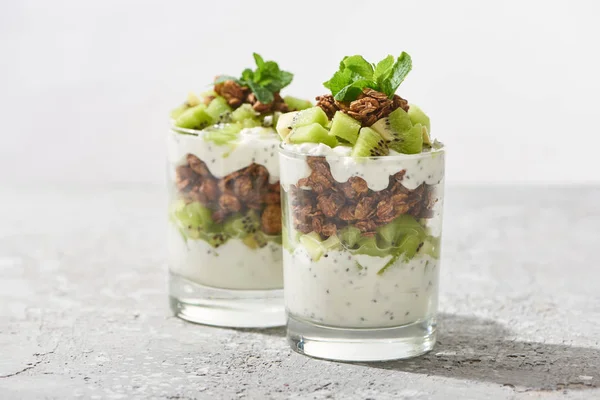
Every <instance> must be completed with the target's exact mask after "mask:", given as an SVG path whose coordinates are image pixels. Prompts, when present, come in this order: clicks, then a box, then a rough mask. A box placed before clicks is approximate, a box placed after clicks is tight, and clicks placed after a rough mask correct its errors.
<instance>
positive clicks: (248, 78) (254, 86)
mask: <svg viewBox="0 0 600 400" xmlns="http://www.w3.org/2000/svg"><path fill="white" fill-rule="evenodd" d="M252 55H253V56H254V62H255V63H256V69H255V70H251V69H250V68H246V69H245V70H244V71H243V72H242V76H241V77H240V78H235V77H233V76H229V75H219V76H217V77H216V78H215V81H214V83H215V84H218V83H222V82H225V81H234V82H236V83H238V84H239V85H241V86H247V87H249V88H250V90H251V91H252V93H254V95H255V96H256V99H257V100H258V101H260V102H261V103H263V104H269V103H271V102H272V101H273V100H274V96H273V94H274V93H276V92H279V91H280V90H281V89H283V88H284V87H286V86H288V85H289V84H290V83H291V82H292V79H293V78H294V74H292V73H291V72H287V71H283V70H281V69H279V65H277V63H276V62H275V61H265V60H264V59H263V58H262V57H261V56H260V55H259V54H257V53H253V54H252Z"/></svg>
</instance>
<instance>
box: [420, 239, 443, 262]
mask: <svg viewBox="0 0 600 400" xmlns="http://www.w3.org/2000/svg"><path fill="white" fill-rule="evenodd" d="M441 247H442V246H441V241H440V238H439V237H434V236H427V238H426V239H425V241H424V242H423V246H421V248H420V249H419V253H420V254H427V255H428V256H430V257H433V258H436V259H439V258H440V253H441Z"/></svg>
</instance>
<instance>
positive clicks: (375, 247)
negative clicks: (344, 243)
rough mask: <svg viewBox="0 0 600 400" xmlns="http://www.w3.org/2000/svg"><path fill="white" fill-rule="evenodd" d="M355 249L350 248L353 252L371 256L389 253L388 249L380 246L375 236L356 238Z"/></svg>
mask: <svg viewBox="0 0 600 400" xmlns="http://www.w3.org/2000/svg"><path fill="white" fill-rule="evenodd" d="M357 246H358V247H357V248H356V250H352V253H354V254H365V255H367V256H373V257H385V256H389V255H390V249H389V248H385V247H380V245H379V244H378V243H377V238H375V236H370V237H361V238H360V239H359V240H358V243H357Z"/></svg>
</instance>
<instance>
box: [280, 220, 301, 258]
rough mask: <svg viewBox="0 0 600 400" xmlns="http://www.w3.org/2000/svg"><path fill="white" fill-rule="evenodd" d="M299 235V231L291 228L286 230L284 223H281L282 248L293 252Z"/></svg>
mask: <svg viewBox="0 0 600 400" xmlns="http://www.w3.org/2000/svg"><path fill="white" fill-rule="evenodd" d="M300 235H301V234H300V232H298V231H296V230H295V229H293V228H292V229H289V230H288V228H287V227H286V226H285V224H283V225H282V227H281V243H282V245H283V248H284V249H286V250H287V251H289V252H290V253H293V252H294V250H296V246H298V243H299V240H300Z"/></svg>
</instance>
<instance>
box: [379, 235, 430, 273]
mask: <svg viewBox="0 0 600 400" xmlns="http://www.w3.org/2000/svg"><path fill="white" fill-rule="evenodd" d="M422 243H423V239H422V237H421V236H419V235H412V234H409V235H404V237H403V238H402V239H401V240H400V244H399V245H398V247H396V249H395V250H394V253H393V255H392V258H391V259H390V261H388V262H387V263H386V264H385V265H384V266H383V268H381V269H380V270H379V271H377V274H378V275H381V274H383V273H384V272H385V271H386V270H387V269H388V268H389V267H390V266H392V265H394V263H395V262H396V261H398V259H399V258H400V257H402V259H403V260H404V261H410V260H411V259H412V258H413V257H414V256H415V254H416V253H417V250H419V247H421V246H422Z"/></svg>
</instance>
